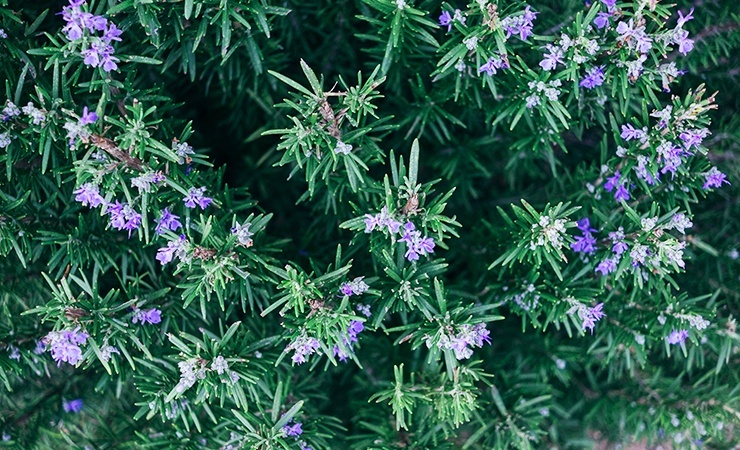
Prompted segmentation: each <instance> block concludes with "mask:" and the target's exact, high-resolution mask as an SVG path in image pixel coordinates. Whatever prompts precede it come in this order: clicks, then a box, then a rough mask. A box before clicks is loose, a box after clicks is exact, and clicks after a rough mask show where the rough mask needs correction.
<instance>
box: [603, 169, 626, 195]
mask: <svg viewBox="0 0 740 450" xmlns="http://www.w3.org/2000/svg"><path fill="white" fill-rule="evenodd" d="M620 178H622V175H621V174H620V173H619V171H618V170H617V171H616V172H614V175H612V176H611V177H609V178H607V179H606V183H604V189H605V190H606V192H611V191H613V190H614V188H615V187H617V186H618V185H619V179H620Z"/></svg>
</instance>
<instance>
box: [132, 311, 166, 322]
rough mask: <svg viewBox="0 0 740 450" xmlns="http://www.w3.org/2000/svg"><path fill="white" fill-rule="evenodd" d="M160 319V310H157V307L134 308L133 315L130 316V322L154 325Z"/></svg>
mask: <svg viewBox="0 0 740 450" xmlns="http://www.w3.org/2000/svg"><path fill="white" fill-rule="evenodd" d="M161 321H162V311H160V310H158V309H157V308H151V309H146V310H143V309H138V308H137V309H136V310H135V312H134V315H133V317H131V322H133V323H141V324H142V325H144V324H151V325H156V324H158V323H160V322H161Z"/></svg>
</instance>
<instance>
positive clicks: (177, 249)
mask: <svg viewBox="0 0 740 450" xmlns="http://www.w3.org/2000/svg"><path fill="white" fill-rule="evenodd" d="M186 252H187V241H186V240H185V235H180V238H179V239H178V240H175V241H169V242H168V243H167V246H166V247H162V248H160V249H159V250H157V257H156V259H157V261H159V262H160V263H161V264H162V265H165V264H167V263H169V262H170V261H172V259H173V258H174V257H175V256H177V258H178V259H180V260H182V259H184V257H185V255H186Z"/></svg>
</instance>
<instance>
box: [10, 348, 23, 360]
mask: <svg viewBox="0 0 740 450" xmlns="http://www.w3.org/2000/svg"><path fill="white" fill-rule="evenodd" d="M8 350H10V354H9V355H8V358H10V359H14V360H16V361H18V360H20V359H21V349H19V348H18V347H16V346H15V345H11V346H9V347H8Z"/></svg>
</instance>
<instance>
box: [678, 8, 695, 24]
mask: <svg viewBox="0 0 740 450" xmlns="http://www.w3.org/2000/svg"><path fill="white" fill-rule="evenodd" d="M693 14H694V8H691V10H690V11H689V13H688V14H686V15H685V16H684V15H683V13H682V12H681V11H680V10H679V11H678V22H677V25H678V26H679V27H682V26H684V24H685V23H686V22H688V21H689V20H691V19H693V18H694V16H693Z"/></svg>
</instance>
